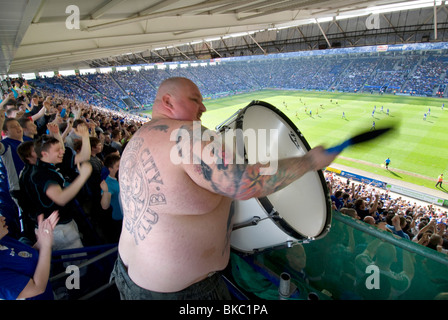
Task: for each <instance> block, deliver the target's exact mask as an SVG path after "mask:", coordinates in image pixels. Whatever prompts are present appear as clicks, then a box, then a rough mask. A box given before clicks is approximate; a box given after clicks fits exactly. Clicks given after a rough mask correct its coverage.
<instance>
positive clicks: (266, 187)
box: [177, 127, 335, 200]
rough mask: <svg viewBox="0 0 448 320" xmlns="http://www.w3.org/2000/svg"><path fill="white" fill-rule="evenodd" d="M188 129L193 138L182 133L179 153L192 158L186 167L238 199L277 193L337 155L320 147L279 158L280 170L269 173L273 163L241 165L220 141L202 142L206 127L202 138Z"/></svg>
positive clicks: (205, 184) (205, 182)
mask: <svg viewBox="0 0 448 320" xmlns="http://www.w3.org/2000/svg"><path fill="white" fill-rule="evenodd" d="M184 129H186V130H187V131H188V132H189V133H190V135H189V136H190V137H192V138H191V139H190V140H188V139H186V137H188V136H186V135H185V134H182V135H178V139H177V146H178V152H179V156H181V157H182V159H183V160H185V159H187V160H188V161H184V162H183V166H184V169H185V171H186V172H187V174H188V175H189V176H190V178H191V179H192V180H193V181H195V183H197V184H198V185H200V186H201V187H203V188H205V189H207V190H210V191H212V192H215V193H218V194H221V195H224V196H227V197H230V198H233V199H238V200H245V199H249V198H253V197H257V198H258V197H263V196H266V195H269V194H271V193H273V192H276V191H278V190H280V189H282V188H284V187H286V186H287V185H289V184H290V183H292V182H294V181H295V180H297V179H299V178H300V177H302V176H303V175H304V174H305V173H307V172H309V171H316V170H320V169H322V168H324V167H325V166H327V165H329V164H330V163H331V162H332V161H333V160H334V158H335V156H334V155H331V154H328V153H326V152H325V149H324V148H322V147H316V148H314V149H312V150H310V151H309V152H308V153H306V154H305V155H304V156H302V157H294V158H287V159H281V160H278V163H277V165H276V166H275V168H276V170H275V171H274V170H271V171H270V172H269V170H268V169H272V168H271V166H270V164H269V163H268V164H261V163H256V164H238V162H237V161H236V159H235V156H234V155H233V153H232V154H229V153H228V152H226V149H225V146H223V145H222V144H220V142H216V140H213V141H202V140H204V139H203V137H204V132H205V131H206V129H204V128H202V131H201V132H202V139H198V134H197V133H195V132H193V133H192V131H191V128H186V127H184ZM193 131H194V130H193ZM195 135H196V136H195ZM218 140H219V139H218ZM267 172H268V173H267Z"/></svg>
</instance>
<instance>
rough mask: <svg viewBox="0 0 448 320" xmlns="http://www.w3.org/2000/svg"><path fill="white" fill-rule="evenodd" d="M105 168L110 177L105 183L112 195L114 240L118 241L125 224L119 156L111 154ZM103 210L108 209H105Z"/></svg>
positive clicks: (105, 161) (107, 158) (106, 159)
mask: <svg viewBox="0 0 448 320" xmlns="http://www.w3.org/2000/svg"><path fill="white" fill-rule="evenodd" d="M104 166H105V167H106V168H107V169H108V171H109V175H108V176H107V177H106V179H105V181H106V184H107V192H109V193H110V194H111V197H110V203H109V205H110V206H111V207H112V231H113V234H112V237H113V238H112V239H113V240H115V242H117V241H118V239H119V237H120V233H121V225H122V223H123V211H122V208H121V201H120V185H119V183H118V169H119V167H120V156H119V155H117V154H114V153H113V154H109V155H108V156H106V158H105V159H104ZM103 209H107V208H105V207H103Z"/></svg>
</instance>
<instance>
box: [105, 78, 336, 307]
mask: <svg viewBox="0 0 448 320" xmlns="http://www.w3.org/2000/svg"><path fill="white" fill-rule="evenodd" d="M205 111H206V108H205V106H204V104H203V103H202V95H201V93H200V91H199V88H198V87H197V86H196V85H195V84H194V83H193V82H192V81H190V80H189V79H186V78H180V77H176V78H170V79H167V80H165V81H164V82H162V84H161V85H160V87H159V90H158V92H157V95H156V98H155V101H154V105H153V113H152V120H151V121H149V122H148V123H146V124H145V125H144V126H143V127H142V128H140V130H139V131H138V132H136V134H135V135H134V136H133V138H132V139H131V140H130V142H129V143H128V145H127V146H126V149H125V151H124V153H123V156H122V159H121V162H120V194H121V201H122V207H123V214H124V219H123V229H122V233H121V237H120V241H119V245H118V253H119V255H118V259H117V262H116V264H115V267H114V270H113V272H112V279H114V280H115V283H116V285H117V287H118V289H119V291H120V296H121V299H130V300H138V299H157V300H168V299H183V300H186V299H195V300H210V299H231V296H230V294H229V292H228V290H227V287H226V284H225V283H224V281H223V280H222V277H221V276H220V275H219V271H220V270H223V269H224V268H225V267H226V266H227V264H228V262H229V256H230V239H229V238H230V233H231V230H232V223H231V219H232V215H231V213H230V211H231V210H230V206H231V203H232V201H233V200H234V199H239V200H245V199H249V198H252V197H257V198H258V197H263V196H266V195H269V194H271V193H273V192H275V191H278V190H279V189H281V188H283V187H286V186H287V185H288V184H290V183H291V182H293V181H295V180H297V179H298V178H300V177H301V176H302V175H304V174H305V173H306V172H308V171H315V170H320V169H322V168H324V167H326V166H327V165H329V164H330V163H331V162H332V161H333V160H334V158H335V157H336V155H335V154H329V153H327V152H325V149H324V148H322V147H316V148H314V149H312V150H310V151H309V152H308V153H307V154H306V155H305V156H303V157H297V158H289V159H282V160H279V161H278V169H277V171H276V173H275V174H274V175H260V170H261V169H262V168H264V167H268V166H269V164H264V165H262V164H238V163H237V162H236V161H233V162H232V161H228V158H226V159H227V161H224V162H219V161H215V162H210V161H209V162H205V161H203V160H202V161H197V159H201V155H202V151H203V150H204V148H207V146H208V145H209V144H210V142H209V141H201V139H194V137H193V135H194V125H195V124H197V123H199V122H198V121H200V119H201V115H202V113H203V112H205ZM178 129H181V131H182V130H184V131H183V132H188V133H191V134H189V135H188V136H185V135H179V134H176V132H180V131H179V130H178ZM201 130H203V131H204V130H207V129H206V128H204V127H202V128H201ZM173 137H174V138H173ZM198 144H199V146H198ZM208 149H210V147H208V148H207V149H206V150H208ZM173 150H174V153H173ZM186 151H187V152H186ZM173 154H176V155H177V156H179V157H181V158H183V159H184V160H185V159H186V160H189V161H182V162H181V163H178V162H176V163H175V161H173V159H172V156H173ZM223 154H224V153H222V154H220V155H223ZM225 156H226V157H228V156H229V155H227V154H226V155H225ZM195 160H196V161H195ZM223 163H224V164H223ZM232 163H235V164H232ZM254 182H256V183H254Z"/></svg>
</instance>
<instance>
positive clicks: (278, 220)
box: [236, 100, 332, 240]
mask: <svg viewBox="0 0 448 320" xmlns="http://www.w3.org/2000/svg"><path fill="white" fill-rule="evenodd" d="M254 105H261V106H263V107H266V108H268V109H270V110H271V111H273V112H275V113H276V114H277V115H278V116H279V117H281V118H282V119H283V120H284V121H285V122H286V123H287V124H288V125H289V126H290V128H291V129H292V130H293V131H294V132H295V133H296V135H297V136H298V137H299V139H300V141H301V142H302V143H303V144H304V146H305V148H306V149H307V150H306V151H307V152H308V151H310V150H311V147H310V145H309V144H308V141H306V139H305V137H304V136H303V135H302V133H301V132H300V130H299V129H298V128H297V126H296V125H295V124H294V123H293V122H292V121H291V120H290V119H289V118H288V117H287V116H286V115H285V114H284V113H283V112H282V111H281V110H280V109H278V108H277V107H275V106H273V105H272V104H270V103H268V102H266V101H260V100H253V101H251V102H250V103H249V104H248V105H247V106H246V107H244V108H243V109H242V110H241V111H240V112H239V113H238V117H237V119H236V120H237V121H236V122H237V123H236V126H237V127H238V126H241V125H242V122H241V121H238V120H239V118H240V117H241V115H243V114H244V113H245V112H246V110H247V109H248V108H249V107H251V106H254ZM241 129H242V128H241ZM316 173H317V175H318V177H319V180H320V182H321V185H322V189H323V190H322V191H323V193H324V197H325V207H326V212H327V214H326V217H325V223H324V228H322V230H321V231H320V233H319V234H317V235H316V236H313V237H309V236H305V235H302V234H301V233H299V232H298V231H297V230H295V229H294V228H293V227H292V226H291V225H290V224H289V223H288V222H287V221H286V220H285V219H283V218H282V217H280V216H279V215H278V213H277V212H276V211H275V212H272V211H273V209H274V208H275V207H274V205H273V204H272V203H271V201H270V200H269V199H268V197H260V198H256V200H257V202H258V203H259V205H260V206H261V207H262V208H263V209H264V210H265V212H266V214H267V215H268V217H269V219H270V220H271V221H272V222H273V223H274V224H275V225H276V226H277V227H278V228H280V229H281V230H282V231H284V232H285V233H286V234H287V235H289V236H290V237H293V238H295V239H297V240H304V239H310V238H312V240H315V239H320V238H322V237H324V236H325V235H326V234H327V233H328V232H329V229H330V227H331V218H332V211H331V197H330V191H329V190H328V187H327V183H326V181H325V178H324V174H323V172H322V170H319V171H316ZM267 206H270V208H267ZM275 213H277V215H276V214H275Z"/></svg>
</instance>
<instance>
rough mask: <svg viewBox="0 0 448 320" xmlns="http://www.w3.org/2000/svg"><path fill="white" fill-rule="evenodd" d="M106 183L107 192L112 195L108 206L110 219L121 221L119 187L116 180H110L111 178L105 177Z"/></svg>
mask: <svg viewBox="0 0 448 320" xmlns="http://www.w3.org/2000/svg"><path fill="white" fill-rule="evenodd" d="M106 183H107V187H108V189H109V192H110V193H111V194H112V196H111V199H110V205H111V206H112V219H114V220H123V212H122V210H121V202H120V185H119V183H118V180H117V179H114V178H111V176H107V178H106Z"/></svg>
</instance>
